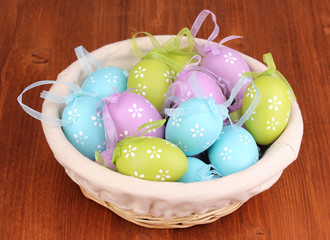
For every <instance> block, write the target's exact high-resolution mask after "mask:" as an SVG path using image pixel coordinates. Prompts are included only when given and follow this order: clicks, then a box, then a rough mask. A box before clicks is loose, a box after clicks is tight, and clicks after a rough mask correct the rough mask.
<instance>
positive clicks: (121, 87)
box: [81, 67, 128, 99]
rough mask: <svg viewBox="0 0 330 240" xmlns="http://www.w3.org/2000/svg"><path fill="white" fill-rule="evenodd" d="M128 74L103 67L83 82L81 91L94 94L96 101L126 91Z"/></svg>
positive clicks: (113, 68) (114, 68)
mask: <svg viewBox="0 0 330 240" xmlns="http://www.w3.org/2000/svg"><path fill="white" fill-rule="evenodd" d="M127 77H128V72H127V71H126V70H122V69H120V68H117V67H104V68H101V69H98V70H96V71H94V72H93V73H92V74H90V75H89V76H88V77H87V78H86V79H85V80H84V82H83V84H82V86H81V89H82V90H83V91H84V92H91V93H96V94H97V95H96V97H97V98H98V99H101V98H104V97H107V96H109V95H111V94H112V93H114V92H115V91H114V89H113V88H115V89H116V90H117V91H118V92H123V91H125V90H126V89H127Z"/></svg>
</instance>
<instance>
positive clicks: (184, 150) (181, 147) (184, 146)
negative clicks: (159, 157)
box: [177, 141, 188, 152]
mask: <svg viewBox="0 0 330 240" xmlns="http://www.w3.org/2000/svg"><path fill="white" fill-rule="evenodd" d="M177 146H178V147H179V148H180V149H181V150H182V151H183V152H187V151H188V146H186V145H183V144H182V142H181V141H179V142H178V145H177Z"/></svg>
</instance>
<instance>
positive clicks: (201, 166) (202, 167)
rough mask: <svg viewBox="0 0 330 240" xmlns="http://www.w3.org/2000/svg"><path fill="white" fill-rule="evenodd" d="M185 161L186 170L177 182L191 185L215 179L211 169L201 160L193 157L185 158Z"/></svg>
mask: <svg viewBox="0 0 330 240" xmlns="http://www.w3.org/2000/svg"><path fill="white" fill-rule="evenodd" d="M187 159H188V169H187V171H186V173H185V174H184V175H183V176H182V177H181V178H180V179H179V180H178V182H184V183H191V182H200V181H206V180H210V179H213V178H216V177H215V176H214V175H213V174H212V172H211V167H210V166H209V165H208V164H206V163H204V162H203V161H202V160H200V159H198V158H195V157H187Z"/></svg>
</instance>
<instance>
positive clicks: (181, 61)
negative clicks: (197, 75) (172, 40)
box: [168, 52, 197, 76]
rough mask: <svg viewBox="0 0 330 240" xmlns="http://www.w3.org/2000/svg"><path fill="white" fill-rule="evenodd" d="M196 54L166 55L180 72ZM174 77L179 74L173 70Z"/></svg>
mask: <svg viewBox="0 0 330 240" xmlns="http://www.w3.org/2000/svg"><path fill="white" fill-rule="evenodd" d="M196 54H197V53H195V52H190V53H188V52H186V55H178V54H170V55H168V57H169V58H171V59H172V60H173V61H174V62H175V63H176V65H177V68H178V69H179V70H180V71H181V70H182V69H183V67H184V66H185V65H186V64H187V63H188V62H189V60H190V59H191V58H192V57H193V56H194V55H196ZM173 71H174V74H175V76H176V75H177V74H178V73H179V72H180V71H175V69H173Z"/></svg>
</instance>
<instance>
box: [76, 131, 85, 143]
mask: <svg viewBox="0 0 330 240" xmlns="http://www.w3.org/2000/svg"><path fill="white" fill-rule="evenodd" d="M73 137H74V138H75V139H76V143H80V144H81V145H85V143H84V142H83V140H84V139H88V136H84V133H83V132H82V131H80V132H79V133H78V134H76V133H75V134H73Z"/></svg>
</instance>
